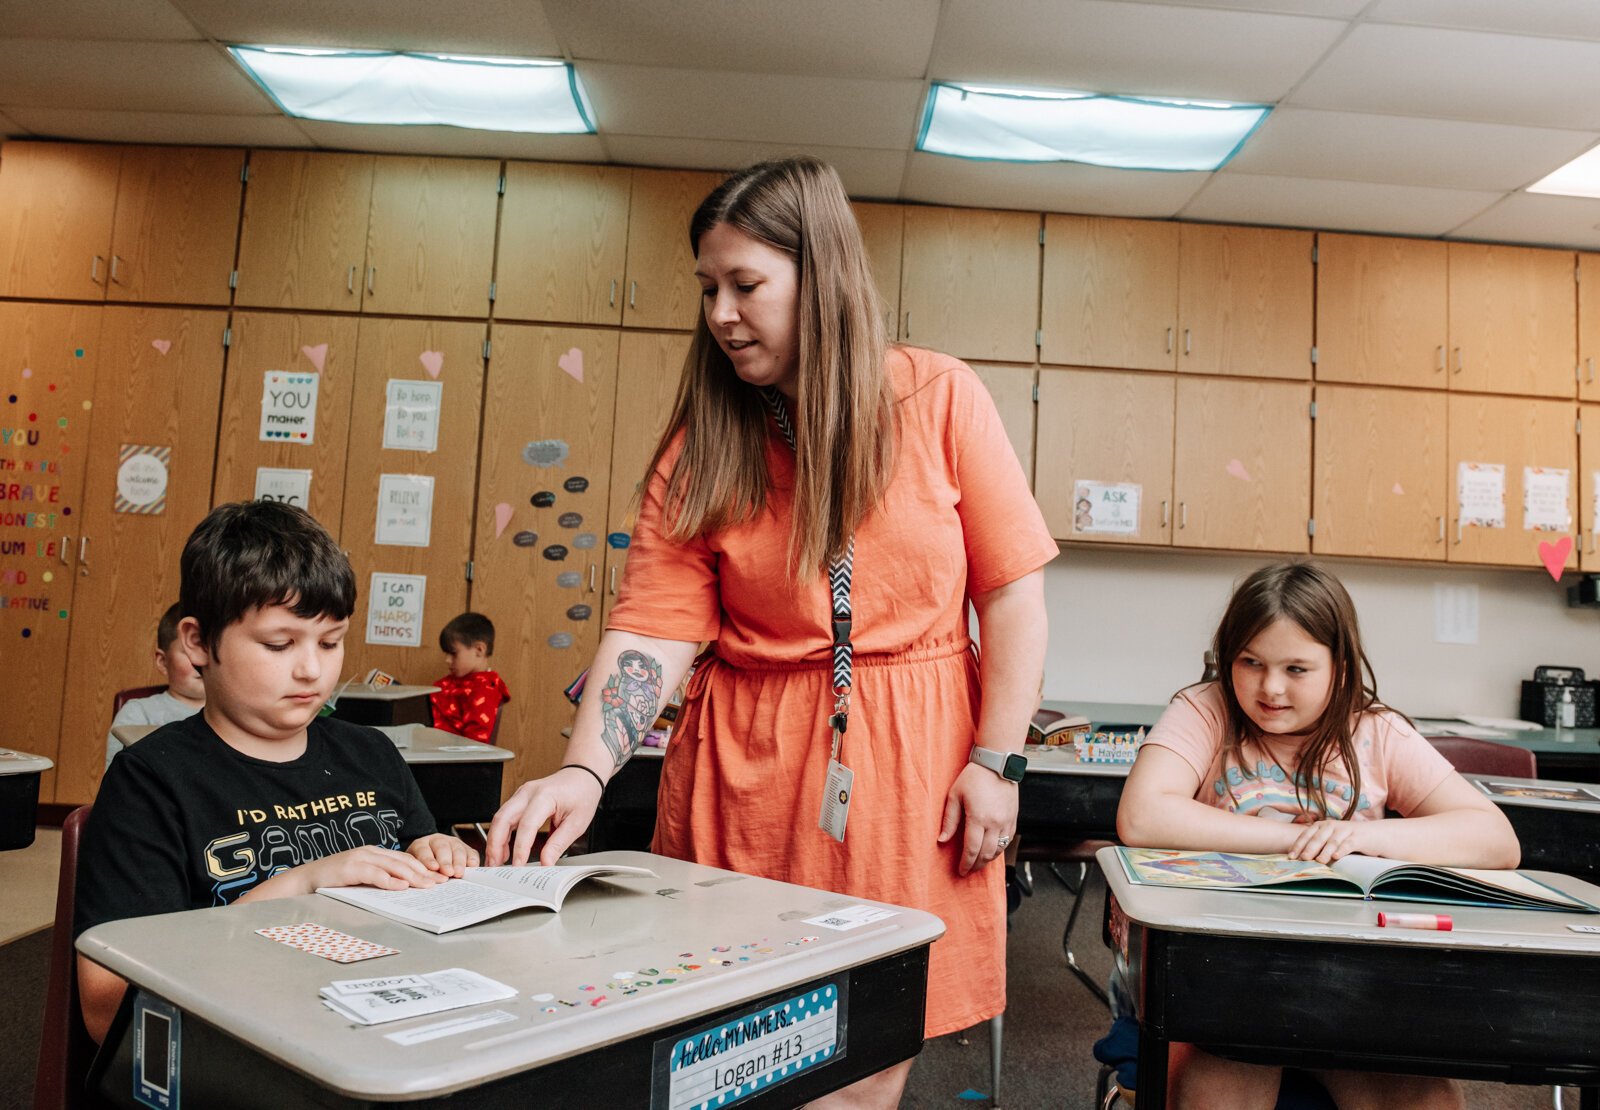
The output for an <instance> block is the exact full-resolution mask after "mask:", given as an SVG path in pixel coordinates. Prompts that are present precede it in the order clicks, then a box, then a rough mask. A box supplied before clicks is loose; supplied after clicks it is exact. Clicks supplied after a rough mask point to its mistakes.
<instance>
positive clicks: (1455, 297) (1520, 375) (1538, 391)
mask: <svg viewBox="0 0 1600 1110" xmlns="http://www.w3.org/2000/svg"><path fill="white" fill-rule="evenodd" d="M1447 249H1448V251H1449V259H1450V352H1449V357H1450V369H1449V378H1450V388H1451V389H1452V390H1462V391H1466V392H1471V393H1518V394H1527V395H1530V396H1536V397H1565V398H1571V397H1573V396H1574V395H1575V388H1576V387H1575V386H1574V383H1573V378H1574V368H1575V367H1576V366H1577V349H1576V345H1575V344H1576V333H1577V297H1576V292H1575V290H1574V287H1573V280H1574V273H1575V271H1574V256H1573V253H1572V252H1571V251H1552V250H1538V249H1535V248H1533V247H1507V246H1499V245H1489V244H1485V243H1451V244H1449V245H1448V248H1447Z"/></svg>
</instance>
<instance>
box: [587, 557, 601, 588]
mask: <svg viewBox="0 0 1600 1110" xmlns="http://www.w3.org/2000/svg"><path fill="white" fill-rule="evenodd" d="M599 569H600V564H598V563H590V564H589V592H590V593H594V587H595V574H596V572H597V571H598V570H599Z"/></svg>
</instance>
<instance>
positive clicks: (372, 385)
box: [339, 319, 488, 684]
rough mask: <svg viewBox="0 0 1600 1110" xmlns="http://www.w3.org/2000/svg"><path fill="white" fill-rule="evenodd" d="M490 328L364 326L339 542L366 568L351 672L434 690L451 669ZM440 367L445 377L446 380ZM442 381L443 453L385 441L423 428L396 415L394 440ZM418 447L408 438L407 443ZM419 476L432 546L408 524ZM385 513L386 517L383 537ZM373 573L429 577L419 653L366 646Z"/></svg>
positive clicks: (350, 651) (439, 444) (350, 650)
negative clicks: (445, 658) (451, 625)
mask: <svg viewBox="0 0 1600 1110" xmlns="http://www.w3.org/2000/svg"><path fill="white" fill-rule="evenodd" d="M487 331H488V328H487V325H485V324H482V323H472V322H468V321H457V322H451V323H445V322H435V321H426V320H373V319H366V320H362V321H361V330H360V336H359V341H358V344H357V347H356V365H355V383H354V387H353V390H352V395H353V402H352V407H351V416H350V437H349V444H350V446H349V455H348V458H347V460H346V463H345V467H344V490H343V501H344V513H343V516H342V523H341V532H340V539H339V542H340V546H341V547H343V548H344V549H345V550H346V551H348V552H349V553H350V565H351V566H352V567H354V568H355V572H356V592H357V597H358V600H357V603H356V613H355V617H354V619H353V621H352V627H351V631H350V636H349V638H348V639H347V640H346V644H347V645H348V646H347V647H346V649H345V660H346V663H345V670H346V671H347V672H349V673H352V674H365V673H366V672H367V671H368V670H370V669H371V668H373V667H378V668H380V669H382V670H384V671H387V672H388V673H389V674H392V675H395V676H396V677H397V678H399V679H400V680H401V681H402V682H408V683H418V684H422V683H431V682H432V681H433V680H435V679H437V678H438V677H439V676H440V675H441V674H443V673H444V665H443V663H442V662H441V660H440V655H439V643H438V637H439V629H441V628H443V627H444V625H445V622H446V621H448V620H450V619H451V618H452V617H454V616H456V615H457V614H458V613H461V612H464V611H465V610H466V608H467V560H468V559H470V558H471V557H472V524H473V509H472V495H473V491H474V488H475V486H476V484H477V446H478V425H479V423H480V422H481V419H482V415H483V414H482V407H483V366H484V362H483V342H484V338H485V336H486V334H487ZM424 360H426V361H424ZM430 368H431V369H430ZM432 370H437V371H438V375H437V377H435V376H434V374H433V373H432ZM435 383H437V389H438V402H439V404H438V408H437V416H436V423H435V427H436V429H437V432H436V437H435V450H433V451H427V450H423V449H421V447H422V445H420V444H419V445H417V446H416V447H397V446H385V442H386V440H388V441H389V442H390V443H395V442H398V441H399V437H400V436H401V434H402V433H404V432H405V431H406V430H407V427H406V426H407V425H411V426H412V427H415V426H417V425H416V422H415V421H406V422H405V423H404V424H402V423H401V421H400V420H398V419H397V420H396V421H395V422H394V430H395V433H396V438H395V439H389V437H388V435H387V433H388V431H389V430H390V420H389V413H390V409H391V407H395V408H398V407H408V408H410V409H412V411H416V412H421V413H424V414H426V413H427V411H428V410H429V409H430V408H432V399H431V397H429V396H428V395H427V394H429V393H431V392H432V391H433V389H434V388H435ZM413 386H421V387H423V389H424V390H426V392H425V393H423V394H421V395H417V394H414V393H412V392H410V391H411V390H412V387H413ZM401 390H405V391H407V392H406V393H405V394H402V393H401V392H399V391H401ZM396 415H397V416H399V413H398V412H397V414H396ZM410 439H411V437H410V436H409V435H407V436H405V442H408V443H409V442H410ZM385 478H388V479H389V481H388V482H387V483H385ZM417 478H422V479H427V483H426V485H427V488H428V490H429V491H430V492H429V493H428V494H427V496H428V499H429V502H430V508H429V511H428V513H427V514H426V519H427V521H428V529H427V536H426V543H419V542H418V541H419V540H420V539H421V538H422V537H420V536H418V535H417V534H416V533H415V530H414V529H413V528H411V527H410V526H409V524H408V516H407V515H406V514H407V512H408V507H407V505H406V501H407V499H408V498H411V497H420V496H423V492H422V488H421V484H419V483H416V482H413V481H409V479H417ZM386 510H387V511H386ZM410 511H411V512H414V510H410ZM380 516H382V517H383V518H384V528H383V529H382V530H381V531H380V528H379V518H380ZM409 519H410V520H415V519H416V517H415V516H411V517H409ZM380 538H381V540H382V542H380ZM401 541H404V542H401ZM374 573H382V574H416V575H423V576H425V577H426V578H427V587H426V589H425V590H424V593H423V613H422V633H421V638H422V643H421V644H420V645H418V646H415V647H412V646H401V645H395V644H374V643H370V642H368V641H367V639H366V627H367V621H366V616H367V611H368V607H369V606H370V605H371V604H372V588H371V587H372V576H373V574H374Z"/></svg>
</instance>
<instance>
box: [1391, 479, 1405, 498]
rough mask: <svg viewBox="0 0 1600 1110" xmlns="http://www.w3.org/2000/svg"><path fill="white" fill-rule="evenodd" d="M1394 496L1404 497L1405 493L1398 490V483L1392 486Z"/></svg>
mask: <svg viewBox="0 0 1600 1110" xmlns="http://www.w3.org/2000/svg"><path fill="white" fill-rule="evenodd" d="M1394 494H1395V496H1396V497H1404V496H1405V495H1406V491H1405V490H1403V489H1401V488H1400V483H1399V482H1396V483H1395V484H1394Z"/></svg>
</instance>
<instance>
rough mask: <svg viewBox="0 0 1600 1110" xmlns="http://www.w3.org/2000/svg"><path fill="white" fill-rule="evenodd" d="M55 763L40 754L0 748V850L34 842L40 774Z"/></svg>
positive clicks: (3, 850)
mask: <svg viewBox="0 0 1600 1110" xmlns="http://www.w3.org/2000/svg"><path fill="white" fill-rule="evenodd" d="M54 766H55V764H54V763H52V762H50V760H48V759H46V758H45V757H44V756H42V755H31V754H29V753H28V752H18V751H12V750H11V749H10V748H0V852H8V851H11V850H12V849H15V848H26V847H27V846H28V845H30V844H32V843H33V836H34V827H35V825H36V818H37V815H38V811H39V778H40V776H41V775H43V774H44V773H45V772H46V771H48V770H49V769H50V768H52V767H54Z"/></svg>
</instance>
